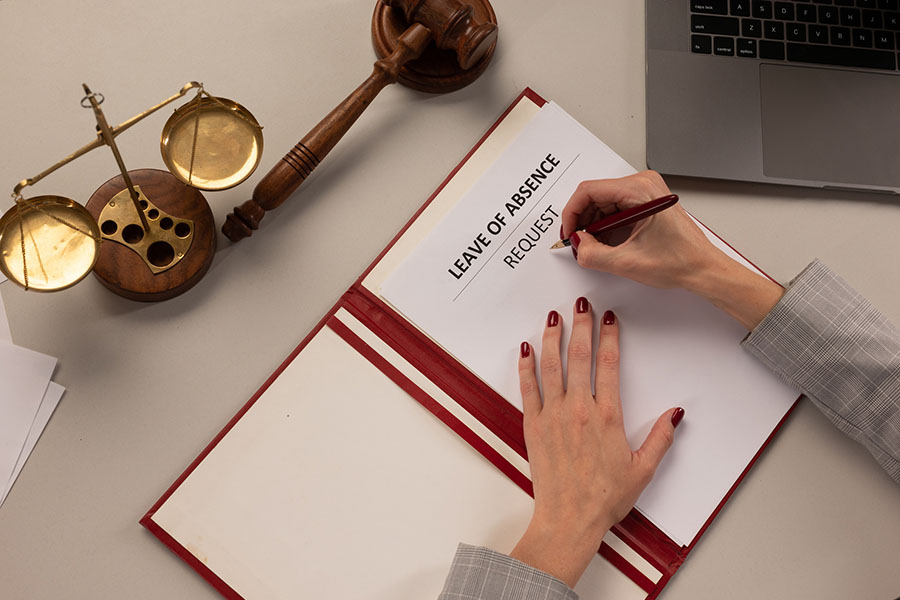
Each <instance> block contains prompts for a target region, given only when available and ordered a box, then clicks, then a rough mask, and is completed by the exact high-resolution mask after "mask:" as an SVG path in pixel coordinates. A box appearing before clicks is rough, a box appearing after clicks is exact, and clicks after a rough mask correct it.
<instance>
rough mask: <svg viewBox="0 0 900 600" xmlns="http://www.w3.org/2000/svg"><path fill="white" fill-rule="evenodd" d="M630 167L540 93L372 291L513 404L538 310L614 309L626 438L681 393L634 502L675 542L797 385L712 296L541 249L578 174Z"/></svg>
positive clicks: (755, 445) (705, 513)
mask: <svg viewBox="0 0 900 600" xmlns="http://www.w3.org/2000/svg"><path fill="white" fill-rule="evenodd" d="M631 173H634V169H633V168H632V167H631V166H629V165H628V164H627V163H626V162H625V161H624V160H622V159H621V158H620V157H619V156H618V155H617V154H616V153H614V152H613V151H612V150H610V149H609V147H607V146H606V145H605V144H603V142H601V141H600V140H598V139H597V138H596V137H594V136H593V135H592V134H590V133H589V132H588V131H586V130H585V129H584V128H583V127H582V126H581V125H579V124H578V123H577V122H576V121H575V120H574V119H572V118H571V117H570V116H569V115H568V114H566V113H565V112H564V111H563V110H562V109H561V108H559V107H558V106H557V105H556V104H554V103H552V102H551V103H548V104H546V105H545V106H544V107H543V108H542V109H541V111H540V114H538V115H537V116H536V117H535V118H534V119H533V120H532V121H531V122H530V123H529V124H528V126H527V127H526V128H525V129H524V130H523V131H522V133H521V134H519V136H518V137H517V138H516V140H515V142H513V143H512V144H511V145H510V146H509V148H507V149H506V151H505V152H504V153H503V155H502V156H501V157H500V158H499V159H498V160H497V161H496V162H495V163H494V164H493V166H492V167H491V168H490V169H489V170H488V171H487V172H486V173H485V174H484V175H483V176H482V177H481V178H480V179H479V180H478V182H477V183H476V184H475V185H474V186H473V187H472V189H470V190H469V192H468V193H467V194H466V195H465V196H464V197H463V198H462V199H461V200H460V201H459V202H458V203H457V204H456V206H454V207H453V209H452V210H451V211H450V212H449V213H448V214H447V216H446V217H444V219H443V220H442V221H441V222H440V224H438V225H437V226H436V227H435V228H434V229H433V230H432V231H431V233H429V235H428V236H427V237H426V238H425V239H424V240H423V241H422V243H421V244H420V245H419V246H417V247H416V249H415V250H414V251H413V252H412V253H411V254H410V255H409V256H408V257H407V258H406V259H405V260H404V261H403V263H402V264H401V265H400V267H399V268H397V270H396V271H395V272H394V273H393V274H392V275H391V276H390V277H389V278H388V279H387V281H386V282H385V284H384V286H383V287H382V289H381V295H382V297H383V298H384V299H385V300H386V301H387V302H388V303H390V304H391V305H392V306H393V307H394V308H396V309H397V310H398V311H399V312H400V313H401V314H403V315H404V316H405V317H406V318H407V319H409V320H410V321H412V322H413V323H415V324H416V325H417V326H418V327H419V328H420V329H421V330H422V331H425V332H426V333H427V334H428V335H429V336H430V337H431V338H432V339H433V340H434V341H435V342H436V343H438V344H440V345H441V346H442V347H443V348H444V349H446V350H447V351H448V352H449V353H450V354H452V355H453V356H454V357H455V358H457V359H458V360H459V361H460V362H462V363H463V364H464V365H466V366H467V367H468V368H469V369H471V370H472V372H473V373H474V374H475V375H477V376H478V377H480V378H481V379H483V380H484V381H485V382H486V383H487V384H488V385H490V386H491V387H492V388H493V389H495V390H497V392H498V393H499V394H500V395H501V396H503V397H504V398H505V399H506V400H507V401H509V402H510V403H512V404H513V405H514V406H516V408H518V409H520V410H521V407H522V402H521V398H520V396H519V380H518V371H517V369H516V365H517V360H516V359H517V353H518V349H519V343H520V342H521V341H523V340H529V341H530V342H531V343H532V346H533V347H535V348H540V340H541V334H542V332H543V328H542V325H543V322H544V320H545V319H546V315H547V312H548V311H549V310H550V309H555V310H557V311H558V312H559V313H560V314H561V315H563V322H564V323H565V322H566V320H567V319H569V320H571V316H570V315H571V313H572V306H573V305H574V302H575V299H576V298H577V297H578V296H585V297H587V298H588V300H590V302H591V304H592V305H593V306H594V308H595V310H597V311H599V313H602V311H604V310H606V309H613V310H614V311H615V312H616V315H617V316H618V317H619V321H620V323H621V327H622V329H621V336H622V338H621V339H622V351H621V352H622V377H621V381H622V384H621V386H622V388H621V392H622V405H623V412H624V416H625V428H626V432H627V434H628V439H629V441H630V442H631V445H632V447H634V448H637V447H638V446H640V444H641V442H643V440H644V438H645V437H646V436H647V434H648V433H649V431H650V428H651V427H652V425H653V423H654V422H655V421H656V419H657V418H658V417H659V415H660V414H662V413H663V412H664V411H665V410H667V409H669V408H671V407H673V406H682V407H684V409H685V413H686V415H687V419H686V421H685V423H684V425H685V427H683V428H680V429H679V430H678V443H677V444H675V445H674V446H673V447H672V449H671V451H670V453H669V454H668V455H667V456H666V458H665V459H664V461H663V463H662V465H661V466H660V468H659V470H658V471H657V475H656V477H655V479H654V480H653V482H652V483H651V484H650V485H649V486H648V487H647V489H646V491H645V492H644V493H643V494H642V495H641V497H640V499H639V500H638V502H637V507H638V509H639V510H641V512H643V513H644V515H645V516H647V518H649V519H650V520H651V521H653V523H655V524H656V526H657V527H659V528H660V529H662V530H663V531H665V532H666V533H667V534H668V535H669V537H671V538H672V539H673V540H675V541H676V542H678V543H679V544H681V545H687V544H689V543H690V541H691V540H692V539H693V538H694V536H695V535H697V532H698V531H700V528H701V527H702V526H703V523H705V522H706V519H707V518H708V517H709V515H710V513H711V512H712V511H713V510H714V509H715V507H716V505H718V504H719V502H720V501H721V500H722V498H723V497H724V495H725V493H726V492H727V491H728V489H729V488H730V487H731V485H732V484H733V483H734V481H735V480H736V479H737V478H738V476H739V475H740V474H741V471H743V470H744V467H746V466H747V463H749V462H750V460H751V459H752V458H753V455H754V454H756V451H757V450H759V446H760V444H761V443H762V440H764V439H765V438H766V436H768V434H769V433H770V432H771V431H772V430H773V429H774V428H775V425H777V424H778V422H779V421H780V420H781V417H782V416H783V415H784V413H785V411H786V410H787V409H788V408H789V407H790V406H791V404H792V403H793V401H794V400H795V399H796V392H794V391H792V390H791V389H789V388H788V387H787V386H785V385H784V384H783V383H781V382H780V381H779V380H777V379H776V378H775V377H774V376H773V375H771V374H769V373H768V372H767V371H766V369H765V368H764V367H763V366H762V365H761V364H759V363H758V362H757V361H756V360H755V359H753V358H752V357H751V356H749V355H748V354H746V353H744V351H743V350H742V349H741V347H740V341H741V339H742V338H743V337H744V336H745V335H746V334H747V331H746V330H745V329H744V328H743V327H742V326H741V325H740V324H739V323H737V322H736V321H734V320H733V319H731V318H730V317H728V316H727V315H725V314H724V313H722V312H721V311H719V310H718V309H716V308H715V307H713V306H712V305H711V304H709V303H707V302H705V301H703V300H701V299H698V298H696V297H695V296H693V295H691V294H690V293H688V292H685V291H683V290H657V289H653V288H650V287H647V286H645V285H642V284H639V283H635V282H632V281H629V280H626V279H623V278H620V277H616V276H613V275H608V274H600V273H596V272H593V271H589V270H586V269H584V268H581V267H579V266H578V264H577V263H576V262H575V261H574V260H573V259H572V253H571V251H569V250H568V249H564V250H563V251H554V252H551V251H549V250H548V248H549V247H550V245H551V244H553V243H554V242H556V241H557V240H558V238H559V225H560V217H559V215H560V214H561V213H562V210H563V207H565V205H566V202H567V201H568V199H569V197H570V196H571V195H572V193H573V192H574V191H575V188H576V187H577V185H578V184H579V183H580V182H581V181H584V180H587V179H598V178H605V177H620V176H624V175H629V174H631ZM523 182H524V183H523ZM709 235H710V238H711V239H712V240H713V243H715V244H716V245H717V246H719V247H720V248H722V249H724V250H725V251H726V252H728V253H729V254H731V255H732V256H733V257H734V258H737V259H738V260H742V259H741V258H740V257H739V256H738V255H737V254H736V253H735V252H734V251H732V250H731V249H730V248H728V246H727V245H725V244H724V243H723V242H721V241H720V240H719V239H718V238H716V237H715V236H714V235H712V234H709ZM742 262H745V264H747V263H746V261H743V260H742ZM747 266H750V265H749V264H747ZM751 268H752V267H751ZM760 276H762V274H760ZM566 329H567V328H566Z"/></svg>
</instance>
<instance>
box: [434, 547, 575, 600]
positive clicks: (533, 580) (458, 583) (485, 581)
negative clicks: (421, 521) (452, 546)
mask: <svg viewBox="0 0 900 600" xmlns="http://www.w3.org/2000/svg"><path fill="white" fill-rule="evenodd" d="M438 598H439V600H488V599H489V600H514V599H515V600H538V599H540V600H578V594H576V593H575V592H573V591H572V590H571V589H570V588H569V586H567V585H566V584H565V583H563V582H562V581H560V580H559V579H557V578H556V577H553V576H551V575H548V574H547V573H544V572H543V571H539V570H538V569H535V568H534V567H531V566H529V565H526V564H525V563H523V562H521V561H518V560H516V559H514V558H510V557H509V556H506V555H505V554H500V553H499V552H495V551H493V550H490V549H488V548H482V547H479V546H469V545H466V544H460V545H459V547H458V548H457V549H456V556H455V557H454V558H453V565H452V566H451V567H450V573H449V574H448V575H447V581H446V583H445V584H444V591H443V592H441V595H440V596H439V597H438Z"/></svg>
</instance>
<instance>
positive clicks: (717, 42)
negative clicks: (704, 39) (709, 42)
mask: <svg viewBox="0 0 900 600" xmlns="http://www.w3.org/2000/svg"><path fill="white" fill-rule="evenodd" d="M713 52H714V53H715V54H718V55H719V56H734V38H730V37H716V38H713Z"/></svg>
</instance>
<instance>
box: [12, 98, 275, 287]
mask: <svg viewBox="0 0 900 600" xmlns="http://www.w3.org/2000/svg"><path fill="white" fill-rule="evenodd" d="M192 89H193V90H196V96H195V97H194V98H193V99H192V100H190V101H189V102H187V103H186V104H185V105H183V106H181V107H179V108H178V109H176V110H175V112H174V113H173V114H172V115H171V117H170V118H169V119H168V121H167V122H166V124H165V126H164V127H163V130H162V135H161V140H160V149H161V152H162V156H163V161H164V163H165V165H166V168H167V169H168V172H167V171H162V170H157V169H141V170H136V171H128V170H127V169H126V168H125V163H124V162H123V160H122V156H121V154H120V153H119V149H118V147H117V146H116V142H115V138H116V136H117V135H119V134H120V133H122V132H123V131H125V130H127V129H128V128H129V127H131V126H132V125H134V124H135V123H137V122H138V121H140V120H142V119H144V118H145V117H147V116H149V115H151V114H153V113H154V112H156V111H157V110H159V109H161V108H162V107H164V106H166V105H168V104H170V103H172V102H174V101H176V100H178V99H179V98H182V97H184V96H185V95H186V94H187V93H188V92H189V91H190V90H192ZM84 92H85V94H86V95H85V97H84V98H82V101H81V104H82V106H84V107H85V108H91V109H92V110H93V113H94V116H95V118H96V121H97V138H96V139H95V140H94V141H92V142H90V143H89V144H87V145H85V146H83V147H81V148H80V149H78V150H76V151H75V152H73V153H72V154H70V155H69V156H67V157H66V158H64V159H62V160H61V161H59V162H58V163H56V164H54V165H53V166H51V167H49V168H47V169H46V170H44V171H43V172H41V173H39V174H38V175H35V176H34V177H31V178H29V179H24V180H22V181H20V182H19V183H18V184H17V185H16V186H15V188H14V189H13V194H12V196H13V199H14V201H15V205H14V206H13V207H12V208H10V209H9V210H8V211H7V212H6V214H4V215H3V217H2V218H0V271H2V272H3V273H4V274H5V275H6V276H7V277H8V278H9V279H10V280H12V281H14V282H15V283H17V284H19V285H21V286H23V287H24V288H25V289H26V290H35V291H41V292H52V291H58V290H63V289H66V288H68V287H71V286H72V285H75V284H76V283H78V282H79V281H81V280H82V279H84V277H85V276H87V274H88V273H89V272H91V271H92V270H93V271H94V274H95V275H96V276H97V278H98V279H99V281H100V282H101V283H102V284H103V285H104V286H106V287H107V288H108V289H110V290H111V291H113V292H114V293H116V294H118V295H120V296H123V297H125V298H129V299H131V300H138V301H159V300H166V299H168V298H172V297H174V296H177V295H179V294H181V293H183V292H185V291H187V290H188V289H190V288H191V287H192V286H193V285H194V284H196V283H197V282H198V281H199V280H200V279H201V278H202V277H203V275H204V274H205V273H206V271H207V269H208V268H209V266H210V264H211V263H212V258H213V255H214V254H215V250H216V231H215V223H214V221H213V216H212V212H211V211H210V208H209V205H208V204H207V202H206V200H205V198H204V197H203V195H202V194H201V193H200V190H204V191H216V190H224V189H228V188H231V187H234V186H236V185H238V184H239V183H241V182H242V181H244V180H246V179H247V178H248V177H249V176H250V175H251V174H252V173H253V171H254V170H255V169H256V167H257V166H258V165H259V161H260V158H261V156H262V149H263V138H262V127H261V126H260V125H259V123H258V122H257V121H256V119H255V118H254V117H253V115H252V114H250V112H249V111H248V110H247V109H246V108H244V107H243V106H241V105H240V104H238V103H236V102H233V101H231V100H228V99H226V98H218V97H215V96H212V95H210V94H209V93H207V92H206V91H205V90H204V88H203V85H202V84H200V83H197V82H195V81H192V82H190V83H188V84H186V85H185V86H184V87H182V88H181V90H180V91H179V92H178V93H177V94H175V95H174V96H172V97H170V98H168V99H166V100H164V101H163V102H160V103H159V104H157V105H156V106H154V107H152V108H150V109H148V110H146V111H144V112H142V113H140V114H139V115H136V116H134V117H132V118H131V119H129V120H127V121H125V122H124V123H122V124H121V125H118V126H116V127H110V126H109V124H108V123H107V121H106V117H105V116H104V114H103V111H102V110H101V109H100V104H101V103H102V102H103V96H102V95H101V94H95V93H93V92H91V90H90V89H89V88H88V86H87V85H85V86H84ZM104 145H106V146H109V148H110V149H111V150H112V153H113V156H114V157H115V160H116V163H117V165H118V167H119V171H120V174H119V175H117V176H116V177H113V178H112V179H110V180H109V181H107V182H106V183H104V184H103V185H101V186H100V187H99V188H98V189H97V191H96V192H94V194H93V195H92V196H91V198H90V200H88V202H87V204H86V205H85V206H82V205H81V204H79V203H77V202H75V201H74V200H72V199H70V198H65V197H63V196H55V195H46V196H37V197H34V198H25V197H24V196H23V195H22V190H23V189H24V188H25V187H27V186H30V185H33V184H35V183H37V182H38V181H40V180H42V179H43V178H44V177H46V176H47V175H49V174H51V173H52V172H54V171H56V170H57V169H59V168H60V167H62V166H64V165H66V164H68V163H70V162H72V161H73V160H75V159H77V158H78V157H80V156H82V155H84V154H86V153H87V152H89V151H91V150H93V149H95V148H97V147H99V146H104Z"/></svg>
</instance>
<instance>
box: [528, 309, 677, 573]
mask: <svg viewBox="0 0 900 600" xmlns="http://www.w3.org/2000/svg"><path fill="white" fill-rule="evenodd" d="M561 331H562V327H561V320H560V316H559V314H558V313H557V312H556V311H552V312H551V313H550V314H549V315H548V317H547V326H546V328H545V330H544V337H543V341H542V344H541V345H542V352H541V359H540V364H541V378H542V382H543V388H544V390H543V401H542V400H541V390H540V388H539V386H538V382H537V377H536V375H535V356H534V354H535V353H534V352H533V351H532V348H531V347H530V346H529V345H528V343H527V342H523V344H522V347H521V352H520V359H519V380H520V382H521V390H522V401H523V404H524V409H525V411H524V412H525V420H524V427H525V444H526V447H527V448H528V462H529V466H530V468H531V478H532V482H533V483H534V515H533V517H532V519H531V523H530V524H529V526H528V529H527V531H526V532H525V534H524V535H523V536H522V539H521V540H520V541H519V543H518V544H517V545H516V547H515V549H514V550H513V552H512V553H511V554H510V555H511V556H512V557H514V558H517V559H518V560H521V561H523V562H525V563H528V564H530V565H532V566H534V567H536V568H538V569H540V570H542V571H544V572H546V573H550V574H551V575H554V576H555V577H558V578H559V579H561V580H562V581H564V582H566V583H567V584H568V585H569V586H570V587H574V585H575V583H576V582H577V581H578V579H579V578H580V577H581V574H582V573H583V572H584V570H585V568H587V565H588V563H589V562H590V561H591V559H592V558H593V556H594V554H595V553H596V552H597V550H598V549H599V548H600V542H601V540H602V539H603V536H604V534H605V533H606V531H607V530H608V529H609V528H610V527H612V526H613V525H614V524H615V523H618V522H619V521H621V520H622V519H623V518H624V517H625V515H627V514H628V512H629V511H630V510H631V507H632V506H634V503H635V501H636V500H637V498H638V496H639V495H640V494H641V491H643V489H644V488H645V487H646V486H647V484H648V483H650V479H651V478H652V477H653V473H654V472H655V471H656V467H657V465H659V463H660V461H661V460H662V458H663V456H664V455H665V453H666V451H667V450H668V449H669V446H670V445H671V444H672V439H673V435H674V431H675V426H676V425H677V424H678V422H679V421H680V420H681V417H682V416H683V415H684V411H683V410H682V409H680V408H675V409H671V410H668V411H666V412H665V413H664V414H663V415H662V416H661V417H660V418H659V419H658V420H657V421H656V424H655V425H654V426H653V428H652V430H651V431H650V434H649V435H648V436H647V439H646V440H645V441H644V443H643V445H641V447H640V449H638V450H637V451H636V452H635V451H632V450H631V447H630V446H629V445H628V440H627V439H626V438H625V429H624V425H623V421H622V404H621V401H620V399H619V326H618V323H617V322H616V317H615V315H614V314H613V313H612V312H611V311H607V312H606V313H605V314H604V315H603V324H602V325H601V326H600V336H599V348H598V351H597V358H596V374H595V377H594V381H593V383H594V389H595V391H596V393H595V394H592V393H591V362H592V359H591V356H592V348H593V341H592V331H593V313H592V311H591V306H590V303H589V302H588V301H587V300H586V299H585V298H579V299H578V301H577V302H576V303H575V311H574V323H573V326H572V337H571V339H570V341H569V348H568V367H567V368H568V373H563V368H562V361H561V357H560V339H561Z"/></svg>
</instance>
